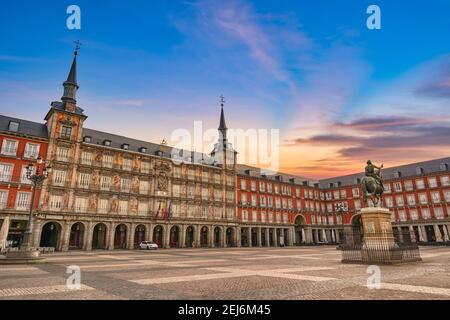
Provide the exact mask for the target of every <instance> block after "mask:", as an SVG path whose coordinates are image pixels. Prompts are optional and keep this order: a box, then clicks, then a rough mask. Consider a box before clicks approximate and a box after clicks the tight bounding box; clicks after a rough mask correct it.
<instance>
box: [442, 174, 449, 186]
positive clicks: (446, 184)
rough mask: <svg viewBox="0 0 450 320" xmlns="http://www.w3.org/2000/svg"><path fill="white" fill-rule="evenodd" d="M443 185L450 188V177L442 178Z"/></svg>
mask: <svg viewBox="0 0 450 320" xmlns="http://www.w3.org/2000/svg"><path fill="white" fill-rule="evenodd" d="M441 184H442V186H444V187H446V186H450V178H449V177H448V176H442V177H441Z"/></svg>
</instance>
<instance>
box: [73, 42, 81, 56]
mask: <svg viewBox="0 0 450 320" xmlns="http://www.w3.org/2000/svg"><path fill="white" fill-rule="evenodd" d="M73 43H75V51H74V52H73V54H74V55H78V50H80V48H81V47H80V46H81V45H83V44H82V43H81V42H80V40H76V41H74V42H73Z"/></svg>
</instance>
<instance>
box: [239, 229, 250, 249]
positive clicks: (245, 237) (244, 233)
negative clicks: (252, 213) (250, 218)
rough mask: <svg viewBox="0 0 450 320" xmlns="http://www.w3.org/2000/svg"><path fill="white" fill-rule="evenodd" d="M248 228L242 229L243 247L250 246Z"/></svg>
mask: <svg viewBox="0 0 450 320" xmlns="http://www.w3.org/2000/svg"><path fill="white" fill-rule="evenodd" d="M248 241H249V239H248V231H247V228H241V246H243V247H248V244H249V242H248Z"/></svg>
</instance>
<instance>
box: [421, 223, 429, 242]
mask: <svg viewBox="0 0 450 320" xmlns="http://www.w3.org/2000/svg"><path fill="white" fill-rule="evenodd" d="M419 231H420V233H421V234H422V239H421V240H422V241H424V242H428V236H427V232H426V230H425V226H423V225H422V226H419Z"/></svg>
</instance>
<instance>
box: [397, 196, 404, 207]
mask: <svg viewBox="0 0 450 320" xmlns="http://www.w3.org/2000/svg"><path fill="white" fill-rule="evenodd" d="M395 202H397V206H398V207H403V206H404V205H405V203H404V201H403V196H396V197H395Z"/></svg>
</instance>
